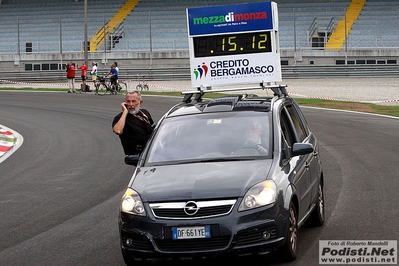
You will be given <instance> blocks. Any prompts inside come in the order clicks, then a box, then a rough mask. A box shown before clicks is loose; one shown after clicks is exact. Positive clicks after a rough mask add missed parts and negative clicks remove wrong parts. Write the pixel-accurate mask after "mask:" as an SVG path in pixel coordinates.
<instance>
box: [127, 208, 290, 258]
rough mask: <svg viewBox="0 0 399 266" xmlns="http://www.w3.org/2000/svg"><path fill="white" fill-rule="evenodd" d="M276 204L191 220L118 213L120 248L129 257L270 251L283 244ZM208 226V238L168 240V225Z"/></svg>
mask: <svg viewBox="0 0 399 266" xmlns="http://www.w3.org/2000/svg"><path fill="white" fill-rule="evenodd" d="M285 216H286V215H285V214H281V213H280V212H279V211H278V208H277V207H276V205H274V206H271V207H262V208H258V209H255V210H251V211H245V212H237V211H236V210H233V211H232V212H231V213H230V214H229V215H225V216H221V217H214V218H206V219H193V220H175V219H157V218H155V217H153V216H152V214H150V215H148V216H147V217H138V216H134V215H131V214H127V213H122V212H121V214H120V217H119V229H120V240H121V248H122V252H123V253H124V255H127V256H129V257H147V258H148V257H175V256H188V255H189V256H196V255H220V254H226V253H241V252H242V253H247V252H249V251H250V252H265V251H271V250H274V249H276V248H278V247H279V246H281V245H282V244H284V241H285V239H284V237H285V235H286V232H287V231H286V230H287V217H285ZM204 225H209V226H210V228H211V237H210V238H196V239H179V240H174V239H172V227H187V226H204Z"/></svg>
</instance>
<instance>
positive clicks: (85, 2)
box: [83, 0, 89, 65]
mask: <svg viewBox="0 0 399 266" xmlns="http://www.w3.org/2000/svg"><path fill="white" fill-rule="evenodd" d="M84 17H85V18H84V20H85V21H84V24H85V26H84V27H85V41H84V45H83V47H84V54H85V59H84V61H85V62H86V65H88V64H89V63H88V60H89V54H88V47H87V44H88V38H87V0H84Z"/></svg>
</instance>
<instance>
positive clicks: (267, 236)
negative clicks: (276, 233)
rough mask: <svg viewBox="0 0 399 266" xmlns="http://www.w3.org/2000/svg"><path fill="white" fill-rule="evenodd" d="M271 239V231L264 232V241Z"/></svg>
mask: <svg viewBox="0 0 399 266" xmlns="http://www.w3.org/2000/svg"><path fill="white" fill-rule="evenodd" d="M270 237H271V234H270V232H269V231H264V232H263V234H262V238H263V239H264V240H267V239H269V238H270Z"/></svg>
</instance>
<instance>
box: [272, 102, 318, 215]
mask: <svg viewBox="0 0 399 266" xmlns="http://www.w3.org/2000/svg"><path fill="white" fill-rule="evenodd" d="M280 127H281V132H282V139H283V141H282V145H283V146H285V145H288V147H282V150H285V149H287V148H288V149H291V148H292V146H293V145H294V143H296V142H298V141H297V136H296V135H297V134H296V132H295V129H294V125H293V121H292V120H291V118H290V115H289V113H288V111H287V109H286V108H283V109H282V110H281V113H280ZM283 154H287V153H283ZM289 154H290V153H288V156H289ZM283 156H284V155H283ZM283 160H287V161H288V163H289V169H290V170H289V179H290V182H291V183H292V184H294V186H295V188H296V192H297V196H298V199H299V201H300V202H299V203H300V204H299V210H298V221H301V220H302V218H303V217H304V216H305V214H306V213H307V211H308V210H309V208H310V204H311V196H312V191H311V190H310V172H309V169H308V155H301V156H296V157H292V158H283Z"/></svg>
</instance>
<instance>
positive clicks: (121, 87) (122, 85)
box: [116, 80, 127, 94]
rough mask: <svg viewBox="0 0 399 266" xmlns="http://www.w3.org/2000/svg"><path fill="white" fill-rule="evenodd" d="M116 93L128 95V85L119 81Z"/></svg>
mask: <svg viewBox="0 0 399 266" xmlns="http://www.w3.org/2000/svg"><path fill="white" fill-rule="evenodd" d="M116 91H117V92H118V93H119V94H126V93H127V84H126V82H124V81H120V80H118V81H117V83H116Z"/></svg>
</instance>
